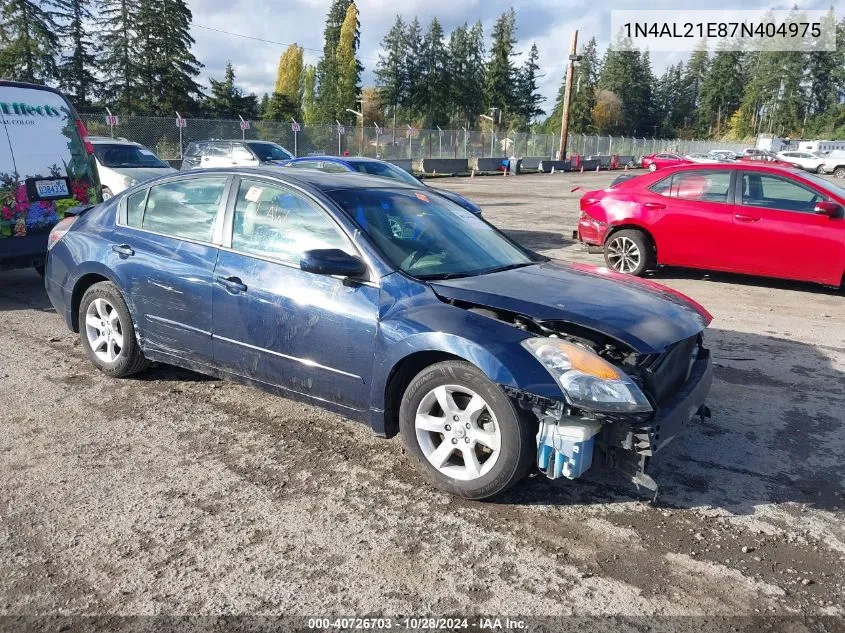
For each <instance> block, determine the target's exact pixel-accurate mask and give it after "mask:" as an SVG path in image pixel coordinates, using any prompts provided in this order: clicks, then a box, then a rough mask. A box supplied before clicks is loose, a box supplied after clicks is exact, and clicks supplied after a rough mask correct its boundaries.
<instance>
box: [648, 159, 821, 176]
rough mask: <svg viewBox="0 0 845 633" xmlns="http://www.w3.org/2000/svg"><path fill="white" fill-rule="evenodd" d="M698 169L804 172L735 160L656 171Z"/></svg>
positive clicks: (782, 166)
mask: <svg viewBox="0 0 845 633" xmlns="http://www.w3.org/2000/svg"><path fill="white" fill-rule="evenodd" d="M698 169H706V170H708V171H712V170H714V169H726V170H729V169H755V170H758V171H759V170H760V169H763V170H772V171H780V172H786V173H791V174H801V173H804V172H803V170H801V169H796V168H795V167H786V166H784V165H769V164H766V163H764V162H759V163H755V162H750V161H746V162H735V163H707V165H706V166H705V165H704V164H703V163H694V164H692V165H671V166H669V167H664V168H662V169H660V170H658V171H656V172H654V173H660V174H665V173H675V172H678V171H695V170H698Z"/></svg>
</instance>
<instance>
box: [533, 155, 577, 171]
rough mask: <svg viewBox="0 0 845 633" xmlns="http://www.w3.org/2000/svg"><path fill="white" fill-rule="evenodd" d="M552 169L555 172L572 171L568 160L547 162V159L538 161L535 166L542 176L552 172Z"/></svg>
mask: <svg viewBox="0 0 845 633" xmlns="http://www.w3.org/2000/svg"><path fill="white" fill-rule="evenodd" d="M552 167H554V169H555V172H559V171H572V163H570V162H569V161H568V160H549V159H548V158H544V159H543V160H541V161H540V164H539V165H538V166H537V170H538V171H541V172H543V173H544V174H550V173H551V172H552Z"/></svg>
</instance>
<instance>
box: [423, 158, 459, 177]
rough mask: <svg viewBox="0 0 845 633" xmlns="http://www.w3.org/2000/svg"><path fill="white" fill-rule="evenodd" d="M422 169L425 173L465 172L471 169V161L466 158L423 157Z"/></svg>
mask: <svg viewBox="0 0 845 633" xmlns="http://www.w3.org/2000/svg"><path fill="white" fill-rule="evenodd" d="M420 171H422V173H424V174H433V173H434V172H437V173H438V174H465V173H466V172H468V171H469V163H468V162H467V160H466V159H465V158H423V159H422V161H420Z"/></svg>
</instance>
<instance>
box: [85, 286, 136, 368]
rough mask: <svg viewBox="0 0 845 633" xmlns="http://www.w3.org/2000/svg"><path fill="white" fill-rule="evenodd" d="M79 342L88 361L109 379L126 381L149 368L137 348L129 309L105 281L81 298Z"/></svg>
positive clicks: (118, 293)
mask: <svg viewBox="0 0 845 633" xmlns="http://www.w3.org/2000/svg"><path fill="white" fill-rule="evenodd" d="M79 339H80V342H81V343H82V348H83V349H84V350H85V353H86V354H87V355H88V360H90V361H91V362H92V363H93V364H94V366H95V367H96V368H97V369H99V370H100V371H101V372H103V373H104V374H106V375H107V376H111V377H112V378H126V377H127V376H131V375H132V374H136V373H138V372H139V371H143V370H144V369H146V368H147V367H149V365H150V362H149V361H148V360H147V359H146V358H144V355H143V353H141V347H140V346H139V345H138V339H137V337H136V336H135V326H134V325H133V323H132V315H131V314H129V308H128V307H126V302H125V301H124V300H123V296H122V295H121V294H120V291H119V290H118V289H117V286H115V285H114V284H113V283H111V282H109V281H102V282H100V283H97V284H94V285H93V286H91V287H90V288H88V290H86V291H85V294H84V295H82V301H81V302H80V303H79Z"/></svg>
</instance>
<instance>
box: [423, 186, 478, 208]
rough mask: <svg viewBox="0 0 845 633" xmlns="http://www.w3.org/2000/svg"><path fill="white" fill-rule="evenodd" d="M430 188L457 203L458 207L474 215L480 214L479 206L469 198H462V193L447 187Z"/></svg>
mask: <svg viewBox="0 0 845 633" xmlns="http://www.w3.org/2000/svg"><path fill="white" fill-rule="evenodd" d="M432 189H434V191H436V192H437V193H439V194H440V195H441V196H443V197H444V198H446V199H448V200H451V201H452V202H454V203H455V204H457V205H458V206H459V207H463V208H464V209H466V210H467V211H470V212H471V213H475V214H476V215H480V214H481V207H479V206H478V205H477V204H475V203H474V202H473V201H472V200H469V199H468V198H464V197H463V196H462V195H460V194H457V193H455V192H454V191H449V190H448V189H439V188H434V187H432Z"/></svg>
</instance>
